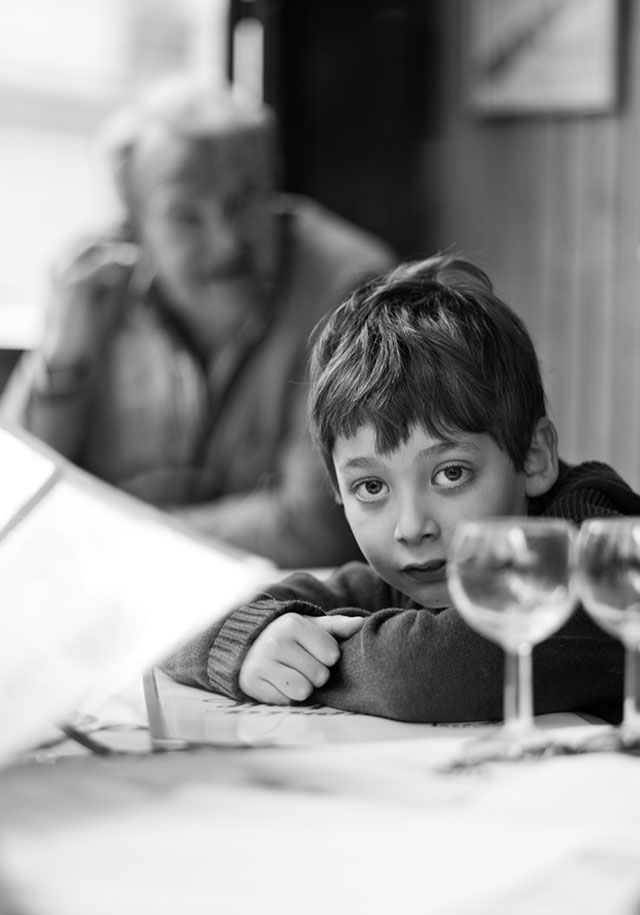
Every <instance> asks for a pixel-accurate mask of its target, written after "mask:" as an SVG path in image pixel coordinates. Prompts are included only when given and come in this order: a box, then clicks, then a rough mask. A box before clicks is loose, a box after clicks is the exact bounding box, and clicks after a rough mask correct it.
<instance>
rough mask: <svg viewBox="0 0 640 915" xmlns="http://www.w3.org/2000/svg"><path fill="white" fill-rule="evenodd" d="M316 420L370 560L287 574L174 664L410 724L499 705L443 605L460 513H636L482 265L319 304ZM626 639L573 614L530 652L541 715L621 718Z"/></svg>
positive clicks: (199, 675) (384, 281) (473, 642)
mask: <svg viewBox="0 0 640 915" xmlns="http://www.w3.org/2000/svg"><path fill="white" fill-rule="evenodd" d="M310 409H311V427H312V432H313V434H314V439H315V441H316V443H317V445H318V447H319V449H320V453H321V456H322V457H323V460H324V463H325V465H326V467H327V469H328V471H329V475H330V478H331V480H332V482H333V486H334V488H335V490H336V493H337V496H338V500H339V501H340V502H341V503H342V507H343V510H344V512H345V515H346V518H347V521H348V522H349V525H350V527H351V530H352V531H353V533H354V535H355V538H356V541H357V542H358V545H359V547H360V549H361V551H362V553H363V555H364V556H365V558H366V559H367V561H368V565H366V564H364V563H350V564H348V565H346V566H344V567H342V568H341V569H339V570H338V571H337V572H335V573H334V575H333V576H332V577H331V578H330V579H328V580H327V581H326V582H321V581H318V580H316V579H315V578H314V577H312V576H310V575H306V574H296V575H293V576H291V577H290V578H288V579H287V580H285V581H283V582H281V583H280V584H277V585H275V586H274V587H273V588H272V589H271V590H270V591H269V593H268V594H263V595H262V596H261V597H260V598H258V599H257V600H256V601H254V602H252V603H251V604H249V605H247V606H245V607H241V608H239V609H238V610H237V611H235V612H234V613H231V614H230V615H229V616H228V617H227V618H226V619H225V620H223V622H222V623H219V624H216V625H215V626H214V627H212V628H211V629H210V630H209V631H208V632H206V633H204V634H202V635H201V637H199V638H198V639H196V640H195V641H193V642H192V643H191V644H189V645H187V646H185V648H183V649H182V650H181V651H179V652H178V653H177V654H176V655H175V656H174V657H173V658H171V659H170V661H169V662H168V664H167V669H168V671H169V672H170V673H171V674H172V675H173V676H174V677H176V678H177V679H179V680H182V681H184V682H187V683H190V684H192V685H197V686H203V687H205V688H208V689H213V690H215V691H218V692H222V693H224V694H226V695H228V696H232V697H235V698H239V699H245V698H247V697H249V698H251V699H255V700H257V701H259V702H268V703H273V704H288V703H291V702H294V701H304V700H310V701H312V702H318V703H323V704H326V705H331V706H335V707H337V708H342V709H346V710H349V711H354V712H361V713H368V714H373V715H382V716H385V717H389V718H396V719H401V720H406V721H460V720H488V719H499V718H500V717H501V715H502V687H503V658H502V652H501V650H500V649H499V648H498V647H497V646H496V645H495V644H493V643H492V642H490V641H488V640H487V639H484V638H483V637H482V636H480V635H478V634H477V633H475V632H474V631H472V630H471V629H470V628H469V627H468V626H467V625H466V624H465V622H464V621H463V620H462V618H461V617H460V616H459V614H458V613H457V611H456V610H455V608H454V607H453V606H452V604H451V600H450V598H449V594H448V590H447V581H446V560H447V551H448V548H449V545H450V542H451V538H452V535H453V532H454V529H455V526H456V523H457V522H458V521H460V520H463V519H469V518H479V517H485V516H486V517H489V516H493V515H526V514H528V515H533V516H544V517H550V516H553V517H561V518H566V519H569V520H570V521H572V522H575V523H580V522H581V521H583V520H584V519H585V518H588V517H594V516H603V517H604V516H612V515H619V514H640V496H638V495H636V494H635V493H634V492H632V490H631V489H630V488H629V487H628V486H627V485H626V484H625V483H624V482H623V481H622V480H621V479H620V477H618V475H617V474H616V473H615V472H614V471H613V470H611V468H609V467H607V466H606V465H604V464H601V463H596V462H589V463H585V464H581V465H579V466H576V467H570V466H568V465H566V464H564V463H563V462H561V461H559V460H558V454H557V437H556V431H555V428H554V426H553V423H552V422H551V421H550V419H549V418H548V417H547V415H546V405H545V395H544V390H543V386H542V381H541V377H540V369H539V364H538V359H537V356H536V353H535V350H534V347H533V344H532V342H531V339H530V337H529V335H528V333H527V330H526V328H525V327H524V325H523V323H522V322H521V321H520V319H519V318H518V317H517V316H516V315H515V314H514V313H513V312H512V311H511V309H510V308H509V307H508V306H507V305H505V304H504V303H503V302H502V301H501V300H500V299H499V298H498V297H497V296H496V294H495V292H494V289H493V287H492V284H491V282H490V280H489V278H488V277H487V276H486V274H485V273H484V272H483V271H482V270H480V269H479V268H478V267H476V266H474V265H473V264H471V263H469V262H467V261H465V260H463V259H461V258H459V257H454V256H436V257H433V258H430V259H428V260H425V261H422V262H417V263H413V264H407V265H402V266H400V267H398V268H396V269H395V270H393V271H392V272H391V273H390V274H388V275H387V276H386V277H382V278H381V279H379V280H376V281H373V282H371V283H368V284H366V285H364V286H362V287H361V288H360V289H359V290H357V291H356V292H355V293H354V294H353V295H352V296H351V297H350V298H349V299H348V300H347V301H346V302H344V303H343V304H342V305H341V306H340V307H339V308H338V309H337V310H336V311H335V312H334V314H333V315H332V316H331V317H330V319H329V320H328V322H327V324H326V326H325V328H324V330H323V331H322V332H321V334H320V336H319V337H318V339H317V340H316V342H315V345H314V348H313V353H312V363H311V391H310ZM622 671H623V655H622V648H621V645H620V644H619V643H618V642H617V641H615V640H614V639H612V638H610V637H609V636H607V635H606V634H605V633H604V632H603V631H602V630H601V629H599V628H598V627H597V626H596V624H595V623H593V622H592V621H591V620H590V618H589V617H588V616H587V614H586V613H585V612H584V611H583V610H582V609H579V610H578V611H577V612H576V613H574V615H573V616H572V618H571V619H570V620H569V621H568V622H567V623H566V624H565V626H564V627H563V628H562V629H560V630H559V631H558V632H557V633H556V634H555V635H553V636H552V637H551V638H550V639H548V640H547V641H545V642H543V643H542V644H541V645H539V646H537V647H536V649H535V654H534V676H535V711H536V713H537V714H541V713H544V712H553V711H569V710H574V711H583V712H587V713H588V712H590V713H593V714H597V715H600V716H602V717H604V718H607V719H608V720H612V721H615V720H617V719H619V716H620V711H621V708H620V706H621V695H622Z"/></svg>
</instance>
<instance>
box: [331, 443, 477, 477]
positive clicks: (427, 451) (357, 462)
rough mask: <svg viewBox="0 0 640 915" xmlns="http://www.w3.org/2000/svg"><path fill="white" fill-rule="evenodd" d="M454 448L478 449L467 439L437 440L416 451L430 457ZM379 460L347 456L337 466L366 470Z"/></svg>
mask: <svg viewBox="0 0 640 915" xmlns="http://www.w3.org/2000/svg"><path fill="white" fill-rule="evenodd" d="M453 449H456V450H457V451H478V446H477V445H476V444H475V443H474V442H469V441H443V442H437V443H436V444H435V445H429V447H428V448H422V449H421V450H420V451H419V452H418V457H419V458H431V457H433V456H434V455H438V454H444V453H446V452H447V451H452V450H453ZM378 463H379V460H378V458H377V457H365V456H364V455H363V456H362V457H353V458H349V460H348V461H345V462H344V463H343V464H340V466H339V467H338V468H337V469H338V470H340V471H344V470H368V469H369V468H371V467H375V466H377V464H378Z"/></svg>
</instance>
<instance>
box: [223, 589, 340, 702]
mask: <svg viewBox="0 0 640 915" xmlns="http://www.w3.org/2000/svg"><path fill="white" fill-rule="evenodd" d="M284 613H300V614H302V615H303V616H324V613H323V612H322V610H321V609H320V608H319V607H316V606H315V605H314V604H310V603H308V602H306V601H299V600H292V601H276V600H260V601H254V602H253V603H251V604H245V606H244V607H240V608H239V609H238V610H236V611H235V612H234V613H232V614H231V615H230V616H229V617H228V618H227V619H226V620H225V622H224V624H223V625H222V628H221V629H220V632H219V633H218V635H217V637H216V640H215V642H214V643H213V645H212V647H211V651H210V652H209V660H208V662H207V676H208V677H209V682H210V684H211V689H212V690H213V691H214V692H217V693H222V694H223V695H225V696H231V697H233V698H234V699H246V698H247V697H246V696H245V694H244V693H243V692H242V690H241V689H240V686H239V683H238V680H239V678H240V668H241V667H242V663H243V661H244V659H245V656H246V654H247V652H248V650H249V648H250V647H251V645H252V644H253V643H254V642H255V640H256V639H257V638H258V636H259V635H260V633H261V632H262V631H263V630H264V629H265V628H266V627H267V626H268V625H269V623H272V622H273V621H274V620H275V619H277V618H278V617H279V616H282V615H283V614H284Z"/></svg>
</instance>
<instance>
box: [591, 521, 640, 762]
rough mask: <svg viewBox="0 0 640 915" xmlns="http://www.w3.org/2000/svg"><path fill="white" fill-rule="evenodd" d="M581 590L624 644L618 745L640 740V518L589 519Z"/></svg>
mask: <svg viewBox="0 0 640 915" xmlns="http://www.w3.org/2000/svg"><path fill="white" fill-rule="evenodd" d="M576 578H577V583H578V594H579V596H580V599H581V600H582V603H583V605H584V607H585V609H586V611H587V612H588V613H589V614H590V615H591V616H592V617H593V619H594V620H595V621H596V623H598V625H599V626H600V627H601V628H602V629H604V630H605V631H606V632H608V633H609V634H610V635H613V636H614V637H615V638H617V639H620V641H621V642H622V644H623V645H624V649H625V675H624V704H623V717H622V724H621V726H620V728H619V730H618V732H617V733H615V734H614V735H613V738H614V739H613V744H618V745H620V744H621V745H622V746H623V747H629V746H632V745H638V744H640V518H633V517H627V518H597V519H594V520H591V521H585V522H584V523H583V525H582V527H581V529H580V533H579V535H578V549H577V573H576Z"/></svg>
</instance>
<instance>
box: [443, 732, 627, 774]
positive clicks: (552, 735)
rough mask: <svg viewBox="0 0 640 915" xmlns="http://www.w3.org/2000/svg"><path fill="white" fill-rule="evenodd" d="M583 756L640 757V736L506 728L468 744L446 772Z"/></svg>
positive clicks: (620, 733)
mask: <svg viewBox="0 0 640 915" xmlns="http://www.w3.org/2000/svg"><path fill="white" fill-rule="evenodd" d="M582 753H631V754H633V755H640V733H639V732H638V731H636V730H635V729H634V730H632V731H631V730H628V729H626V730H625V728H624V727H615V726H613V725H602V726H600V725H597V726H593V728H591V727H588V728H587V731H586V733H585V730H584V729H583V728H575V729H573V728H569V729H567V730H563V731H562V732H561V733H559V732H558V731H555V732H554V731H553V730H539V729H537V728H535V727H533V728H530V729H527V730H525V731H522V730H520V731H518V730H513V729H511V728H509V727H507V726H505V725H503V726H502V727H499V728H497V729H495V730H493V731H491V732H489V733H488V734H483V735H482V736H481V737H476V738H474V739H473V740H470V741H468V743H466V744H465V746H464V747H463V749H462V753H461V754H460V755H459V756H456V757H454V758H453V759H452V760H450V761H448V762H447V763H446V764H445V765H444V766H443V767H442V769H441V771H443V772H464V771H472V770H474V769H482V768H483V767H484V766H486V765H487V764H488V763H495V762H518V761H520V760H535V759H550V758H551V757H553V756H574V755H578V754H582Z"/></svg>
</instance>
